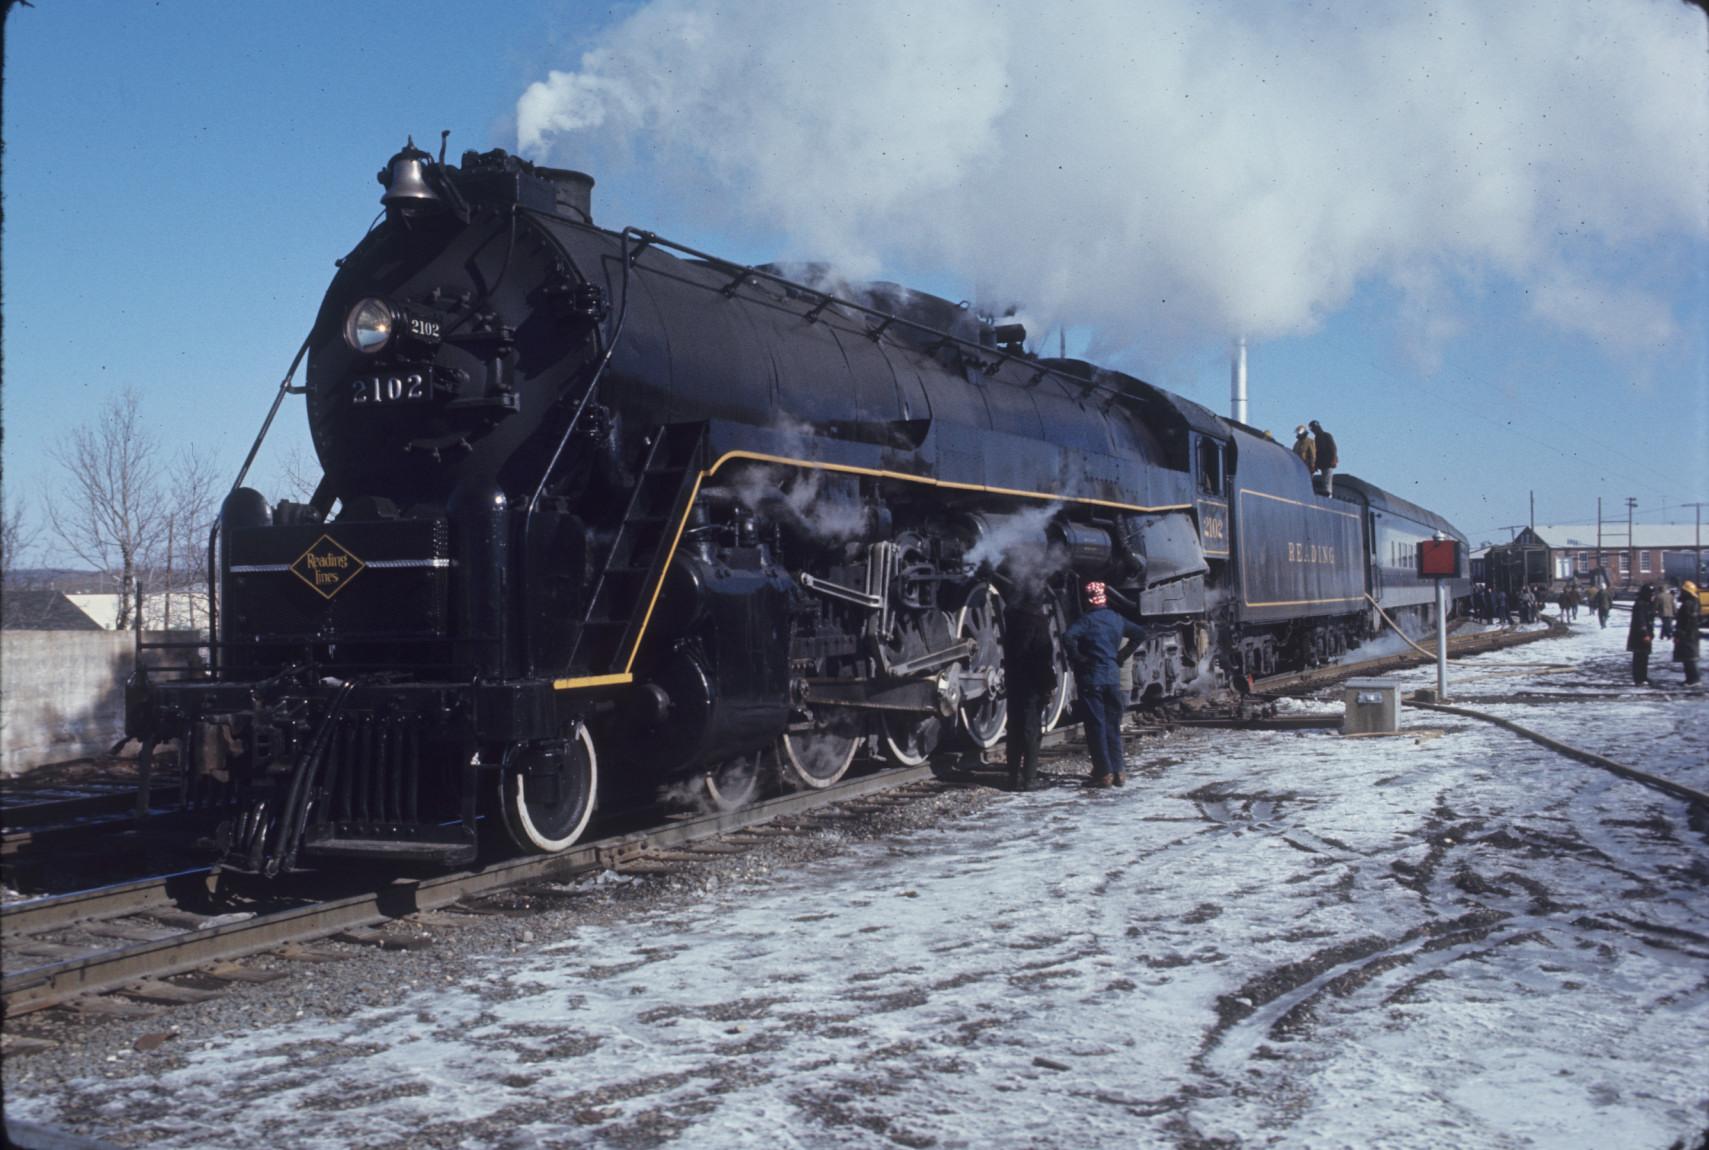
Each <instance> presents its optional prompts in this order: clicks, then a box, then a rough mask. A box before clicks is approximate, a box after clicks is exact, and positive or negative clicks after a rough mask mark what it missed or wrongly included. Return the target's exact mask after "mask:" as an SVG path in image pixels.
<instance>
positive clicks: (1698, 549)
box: [1681, 503, 1703, 590]
mask: <svg viewBox="0 0 1709 1150" xmlns="http://www.w3.org/2000/svg"><path fill="white" fill-rule="evenodd" d="M1681 506H1684V507H1690V508H1692V509H1694V510H1695V511H1696V512H1697V545H1696V546H1695V547H1694V548H1693V552H1694V553H1695V555H1696V558H1697V563H1696V568H1695V569H1696V572H1697V577H1696V578H1695V579H1694V580H1692V582H1694V583H1696V584H1697V586H1698V588H1699V589H1700V590H1701V589H1702V587H1703V504H1701V503H1685V504H1682V505H1681Z"/></svg>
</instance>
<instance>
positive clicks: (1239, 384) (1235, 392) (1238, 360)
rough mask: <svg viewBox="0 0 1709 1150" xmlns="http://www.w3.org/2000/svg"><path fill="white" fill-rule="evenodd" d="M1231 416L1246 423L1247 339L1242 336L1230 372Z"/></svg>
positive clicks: (1237, 421)
mask: <svg viewBox="0 0 1709 1150" xmlns="http://www.w3.org/2000/svg"><path fill="white" fill-rule="evenodd" d="M1230 375H1231V378H1230V380H1229V394H1228V398H1229V402H1230V407H1231V410H1230V411H1229V415H1230V416H1232V417H1233V418H1234V421H1235V422H1236V423H1245V422H1246V337H1245V336H1241V337H1240V339H1239V341H1237V342H1236V343H1235V345H1234V364H1233V368H1232V370H1231V372H1230Z"/></svg>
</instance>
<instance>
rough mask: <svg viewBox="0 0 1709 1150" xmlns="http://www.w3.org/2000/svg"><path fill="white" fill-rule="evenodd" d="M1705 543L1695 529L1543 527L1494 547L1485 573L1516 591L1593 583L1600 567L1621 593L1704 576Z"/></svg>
mask: <svg viewBox="0 0 1709 1150" xmlns="http://www.w3.org/2000/svg"><path fill="white" fill-rule="evenodd" d="M1706 534H1709V533H1706ZM1703 543H1704V535H1700V534H1699V528H1698V527H1697V525H1696V524H1693V523H1635V524H1633V525H1632V529H1631V535H1630V537H1628V536H1627V531H1626V524H1625V523H1623V522H1620V523H1616V522H1606V523H1604V524H1602V529H1601V532H1600V533H1598V531H1597V526H1596V524H1594V523H1590V524H1539V525H1538V526H1536V527H1527V528H1525V529H1523V530H1522V531H1520V532H1519V534H1518V535H1517V536H1516V537H1515V538H1514V540H1513V542H1511V543H1502V544H1498V545H1497V546H1494V547H1491V548H1490V549H1489V552H1488V554H1487V555H1486V556H1485V559H1484V569H1485V572H1486V573H1487V576H1488V581H1489V582H1490V583H1491V584H1492V585H1494V586H1498V587H1502V588H1504V589H1508V590H1512V589H1513V588H1516V587H1518V586H1521V585H1523V584H1527V583H1544V584H1548V585H1550V586H1559V585H1561V584H1563V583H1566V582H1567V581H1568V580H1573V579H1576V580H1577V581H1578V582H1580V583H1591V582H1594V581H1595V576H1596V571H1597V568H1598V567H1599V566H1600V568H1601V570H1602V572H1603V576H1604V578H1605V579H1606V580H1607V582H1608V585H1609V586H1610V587H1612V588H1613V589H1614V590H1616V591H1621V590H1628V589H1631V588H1635V587H1637V586H1639V585H1641V584H1644V583H1660V582H1662V581H1663V579H1668V580H1675V581H1676V580H1679V579H1694V578H1696V577H1697V576H1696V573H1697V572H1699V571H1703V570H1705V568H1704V566H1703V564H1704V563H1705V562H1706V557H1705V554H1704V550H1705V549H1704V546H1703Z"/></svg>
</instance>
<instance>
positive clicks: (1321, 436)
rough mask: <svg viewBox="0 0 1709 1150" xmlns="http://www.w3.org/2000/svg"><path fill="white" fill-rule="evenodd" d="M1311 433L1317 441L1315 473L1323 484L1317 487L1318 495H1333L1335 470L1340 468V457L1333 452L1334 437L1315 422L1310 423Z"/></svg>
mask: <svg viewBox="0 0 1709 1150" xmlns="http://www.w3.org/2000/svg"><path fill="white" fill-rule="evenodd" d="M1311 433H1312V435H1313V436H1315V437H1316V439H1317V473H1318V474H1319V475H1321V476H1323V482H1322V483H1320V484H1318V485H1317V493H1318V494H1319V495H1334V494H1335V469H1336V468H1337V467H1340V466H1341V456H1340V455H1339V454H1337V453H1336V450H1335V437H1334V436H1333V435H1331V434H1329V432H1327V431H1325V430H1323V425H1322V424H1321V423H1319V422H1318V421H1317V420H1315V419H1314V420H1312V421H1311Z"/></svg>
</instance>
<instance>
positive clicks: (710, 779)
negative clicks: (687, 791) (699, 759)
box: [703, 750, 777, 811]
mask: <svg viewBox="0 0 1709 1150" xmlns="http://www.w3.org/2000/svg"><path fill="white" fill-rule="evenodd" d="M776 774H777V753H776V752H775V751H770V750H766V751H755V752H754V753H753V754H751V755H742V756H740V757H739V758H734V759H726V760H724V761H723V762H722V763H719V764H718V765H717V766H716V767H714V768H712V769H711V770H710V771H707V772H706V774H705V775H704V776H703V781H704V783H705V785H706V801H707V802H709V803H710V804H712V809H713V810H715V811H739V810H741V809H742V808H743V807H745V806H748V805H749V804H750V803H753V802H754V801H755V800H756V799H759V798H760V797H761V796H763V795H764V794H765V792H766V790H767V788H768V787H769V786H770V783H771V780H772V779H773V778H774V777H775V776H776Z"/></svg>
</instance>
